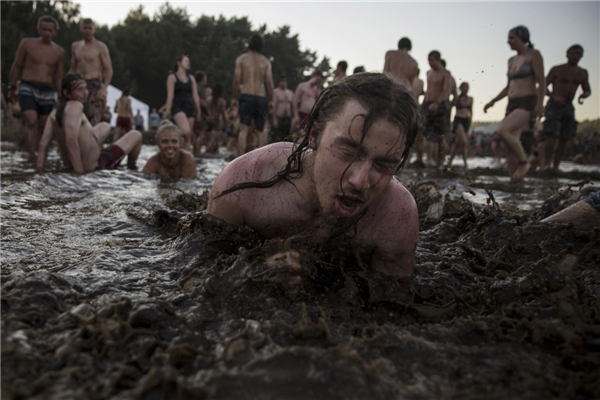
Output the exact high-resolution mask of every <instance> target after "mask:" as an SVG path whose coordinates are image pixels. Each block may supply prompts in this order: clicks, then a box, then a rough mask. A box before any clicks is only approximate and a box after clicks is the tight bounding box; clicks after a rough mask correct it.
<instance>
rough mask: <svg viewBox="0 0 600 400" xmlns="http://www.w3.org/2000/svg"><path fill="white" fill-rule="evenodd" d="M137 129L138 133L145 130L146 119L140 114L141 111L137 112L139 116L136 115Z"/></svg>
mask: <svg viewBox="0 0 600 400" xmlns="http://www.w3.org/2000/svg"><path fill="white" fill-rule="evenodd" d="M134 120H135V129H136V130H138V131H140V132H141V131H143V130H144V117H142V114H140V110H137V114H136V115H135V118H134Z"/></svg>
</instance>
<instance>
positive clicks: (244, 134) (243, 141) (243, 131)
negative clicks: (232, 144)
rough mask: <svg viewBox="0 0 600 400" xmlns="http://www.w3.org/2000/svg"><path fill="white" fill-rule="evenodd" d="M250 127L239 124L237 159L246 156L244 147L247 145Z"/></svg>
mask: <svg viewBox="0 0 600 400" xmlns="http://www.w3.org/2000/svg"><path fill="white" fill-rule="evenodd" d="M249 131H250V127H249V126H248V125H246V124H240V134H239V135H238V137H237V150H238V157H239V156H242V155H244V154H246V146H247V145H248V132H249Z"/></svg>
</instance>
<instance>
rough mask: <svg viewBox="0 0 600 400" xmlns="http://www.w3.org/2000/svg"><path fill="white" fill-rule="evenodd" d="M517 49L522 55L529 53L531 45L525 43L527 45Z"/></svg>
mask: <svg viewBox="0 0 600 400" xmlns="http://www.w3.org/2000/svg"><path fill="white" fill-rule="evenodd" d="M516 50H517V54H518V55H522V54H525V53H527V51H528V50H529V46H527V45H525V46H523V47H520V48H518V49H516Z"/></svg>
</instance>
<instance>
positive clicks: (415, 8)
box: [78, 0, 600, 121]
mask: <svg viewBox="0 0 600 400" xmlns="http://www.w3.org/2000/svg"><path fill="white" fill-rule="evenodd" d="M78 3H80V4H81V15H82V16H83V17H91V18H93V19H94V20H95V21H96V22H97V23H99V24H106V25H110V26H112V25H114V24H117V23H119V21H123V20H124V19H125V17H126V15H127V13H128V12H129V10H131V9H134V8H137V7H138V6H139V5H140V4H142V5H143V6H144V10H145V12H146V13H147V14H149V15H150V16H152V15H154V13H155V12H156V11H157V10H158V8H159V7H160V6H161V5H162V4H163V3H164V1H160V2H158V1H157V2H150V1H145V2H139V1H132V2H127V1H118V2H110V4H107V3H109V2H108V1H87V0H83V1H79V2H78ZM170 4H171V5H172V6H173V7H184V8H186V9H187V11H188V13H189V14H190V15H191V16H192V18H197V17H200V16H201V15H203V14H204V15H214V16H217V17H218V16H219V15H223V16H224V17H225V18H231V17H234V16H235V17H243V16H247V17H248V19H249V20H250V21H251V22H252V24H253V27H255V28H258V27H259V26H260V25H262V24H266V25H267V30H268V31H273V30H277V28H279V27H281V26H283V25H288V26H290V29H291V33H292V34H298V37H299V40H300V46H301V48H302V49H310V50H313V51H316V52H317V54H318V56H319V59H320V58H321V57H322V56H327V57H329V58H330V64H331V65H332V66H335V65H336V64H337V62H338V61H340V60H345V61H347V62H348V72H350V73H351V72H352V70H353V69H354V67H356V66H358V65H363V66H364V67H365V68H366V70H367V71H381V70H382V69H383V64H384V57H385V53H386V51H388V50H392V49H396V48H397V43H398V40H399V39H400V38H401V37H404V36H406V37H409V38H410V39H411V41H412V45H413V49H412V52H411V55H412V56H413V57H414V58H415V59H416V60H417V62H418V63H419V67H420V69H421V79H423V80H425V79H426V78H425V73H426V71H427V70H428V69H429V65H428V63H427V54H428V53H429V52H430V51H431V50H438V51H440V52H441V53H442V58H444V59H445V60H446V62H447V64H448V65H447V68H448V70H450V71H451V73H452V75H453V76H454V77H455V79H456V81H457V83H458V84H460V82H463V81H466V82H469V84H470V86H471V90H470V92H469V94H470V96H473V98H474V110H473V120H475V121H498V120H500V119H502V118H503V117H504V113H505V108H506V103H507V100H506V99H504V100H502V101H500V102H497V103H496V104H495V105H494V107H493V108H492V109H490V110H488V113H487V114H484V113H483V106H484V105H485V104H486V103H487V102H488V101H489V100H491V99H492V98H493V97H495V96H496V95H497V94H498V93H499V92H500V91H501V90H502V89H503V88H504V87H505V86H506V84H507V78H506V70H507V61H508V59H509V58H510V57H511V56H513V55H515V54H516V52H514V51H512V50H510V48H509V46H508V44H507V43H506V40H507V36H508V31H509V30H510V29H511V28H513V27H514V26H517V25H525V26H527V27H528V28H529V31H530V33H531V42H532V43H533V44H534V46H535V48H536V49H537V50H539V51H540V52H541V54H542V57H543V58H544V68H545V73H546V75H547V73H548V71H549V70H550V68H551V67H552V66H554V65H559V64H563V63H565V62H566V50H567V48H569V47H570V46H571V45H573V44H575V43H578V44H580V45H582V46H583V48H584V51H585V52H584V56H583V58H582V60H581V61H580V63H579V65H580V66H581V67H582V68H585V69H587V70H588V72H589V76H590V86H591V88H592V95H591V97H589V98H588V99H586V100H585V102H584V104H583V105H579V104H577V102H575V113H576V117H577V119H578V120H579V121H582V120H584V119H594V118H598V117H600V100H599V99H600V90H599V88H600V26H599V25H600V2H598V1H583V2H549V1H544V2H541V1H538V2H487V1H471V2H418V3H415V2H364V1H361V2H284V1H280V2H249V1H242V2H223V1H221V2H179V1H171V2H170ZM197 67H199V68H201V66H200V65H199V66H197ZM232 73H233V65H232ZM209 85H210V83H209ZM579 93H581V89H579V91H578V94H577V95H579Z"/></svg>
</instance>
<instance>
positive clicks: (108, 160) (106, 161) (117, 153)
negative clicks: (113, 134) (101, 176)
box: [98, 144, 125, 169]
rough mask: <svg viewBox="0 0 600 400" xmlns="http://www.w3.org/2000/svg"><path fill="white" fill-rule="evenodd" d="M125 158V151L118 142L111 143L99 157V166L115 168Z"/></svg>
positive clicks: (101, 167)
mask: <svg viewBox="0 0 600 400" xmlns="http://www.w3.org/2000/svg"><path fill="white" fill-rule="evenodd" d="M123 158H125V151H124V150H123V149H122V148H120V147H119V146H117V145H116V144H111V145H110V146H108V147H106V148H104V149H102V152H101V153H100V157H99V158H98V168H100V169H111V168H115V167H116V166H118V165H119V163H120V162H121V160H122V159H123Z"/></svg>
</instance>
